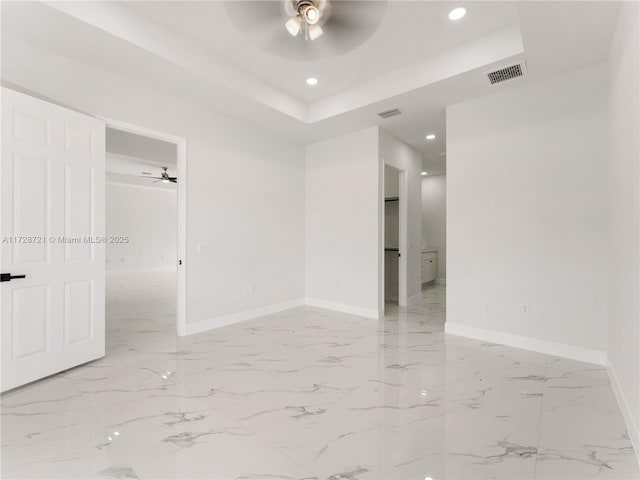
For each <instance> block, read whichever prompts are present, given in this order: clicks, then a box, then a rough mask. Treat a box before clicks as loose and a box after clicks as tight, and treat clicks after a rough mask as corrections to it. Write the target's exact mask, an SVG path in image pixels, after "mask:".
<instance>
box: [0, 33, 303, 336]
mask: <svg viewBox="0 0 640 480" xmlns="http://www.w3.org/2000/svg"><path fill="white" fill-rule="evenodd" d="M2 53H3V58H2V76H3V79H4V80H6V81H8V82H12V83H15V84H18V85H21V86H23V87H24V88H27V89H29V90H32V91H34V92H38V93H40V94H41V95H44V96H47V97H49V98H52V99H54V100H56V101H58V102H60V103H63V104H66V105H69V106H71V107H74V108H77V109H79V110H82V111H85V112H90V113H93V114H97V115H101V116H105V117H109V118H114V119H117V120H121V121H124V122H128V123H132V124H136V125H141V126H144V127H147V128H151V129H154V130H159V131H164V132H168V133H171V134H174V135H178V136H183V137H186V139H187V142H188V144H187V155H188V159H187V164H188V173H187V176H186V178H184V179H183V181H184V182H185V183H186V189H187V202H188V205H187V208H188V211H187V250H188V257H187V259H186V267H187V317H188V322H189V323H190V324H193V323H196V322H201V321H205V320H209V319H214V318H218V317H220V316H224V315H227V314H232V313H237V312H243V311H246V310H249V309H256V308H259V307H264V306H268V305H272V304H279V303H281V302H287V301H290V300H294V299H299V298H302V297H303V296H304V148H303V147H302V146H301V145H298V144H296V143H292V142H290V141H287V140H284V139H282V138H280V137H277V136H274V135H272V134H268V133H265V132H263V131H261V130H259V129H256V128H254V127H252V126H251V125H249V124H247V123H246V122H238V121H235V120H234V119H232V118H229V117H226V116H223V115H220V114H217V113H216V112H214V111H212V110H209V109H205V108H203V107H200V106H196V105H195V104H187V103H182V102H178V101H176V100H174V99H173V98H172V97H171V95H170V94H169V93H165V92H156V91H154V90H153V88H152V86H149V85H141V84H136V83H133V82H132V81H130V80H129V79H125V78H123V77H121V76H117V75H112V74H107V73H105V72H102V71H99V70H95V69H93V68H90V67H87V66H86V65H81V64H78V63H76V62H73V61H70V60H68V59H66V58H63V57H59V56H54V55H52V54H50V53H48V52H44V51H42V50H38V49H34V48H32V47H29V46H27V45H25V44H21V43H17V42H12V44H11V45H8V44H7V42H3V52H2ZM79 79H81V81H79ZM69 85H73V88H69ZM199 244H206V245H207V249H206V252H202V253H199V252H198V248H197V247H198V245H199ZM201 325H204V324H201Z"/></svg>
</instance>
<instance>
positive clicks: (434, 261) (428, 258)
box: [422, 252, 438, 283]
mask: <svg viewBox="0 0 640 480" xmlns="http://www.w3.org/2000/svg"><path fill="white" fill-rule="evenodd" d="M437 265H438V253H437V252H422V283H427V282H431V281H433V280H435V279H436V266H437Z"/></svg>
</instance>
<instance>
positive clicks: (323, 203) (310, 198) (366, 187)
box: [306, 127, 382, 317]
mask: <svg viewBox="0 0 640 480" xmlns="http://www.w3.org/2000/svg"><path fill="white" fill-rule="evenodd" d="M379 183H381V172H380V164H379V161H378V128H377V127H373V128H368V129H365V130H361V131H359V132H356V133H351V134H348V135H344V136H341V137H336V138H332V139H329V140H326V141H323V142H319V143H314V144H312V145H309V146H308V147H307V156H306V287H307V297H308V299H309V301H310V303H312V304H316V305H322V306H327V307H337V308H340V309H343V310H348V311H352V312H354V313H356V312H358V313H362V314H364V315H367V316H371V317H377V316H378V315H379V303H380V299H379V284H378V272H379V268H380V266H379V252H380V249H381V248H382V246H381V240H380V235H379V230H378V227H379V225H380V193H381V186H380V185H379Z"/></svg>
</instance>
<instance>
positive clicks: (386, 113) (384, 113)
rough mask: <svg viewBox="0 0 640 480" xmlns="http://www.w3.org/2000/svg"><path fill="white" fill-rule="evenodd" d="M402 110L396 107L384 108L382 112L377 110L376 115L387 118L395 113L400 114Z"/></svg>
mask: <svg viewBox="0 0 640 480" xmlns="http://www.w3.org/2000/svg"><path fill="white" fill-rule="evenodd" d="M401 113H402V112H401V111H400V110H398V109H397V108H392V109H391V110H385V111H384V112H378V115H379V116H380V117H382V118H389V117H393V116H395V115H400V114H401Z"/></svg>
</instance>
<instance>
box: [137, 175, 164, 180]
mask: <svg viewBox="0 0 640 480" xmlns="http://www.w3.org/2000/svg"><path fill="white" fill-rule="evenodd" d="M138 176H139V177H142V178H157V179H158V180H162V177H150V176H149V175H138Z"/></svg>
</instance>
